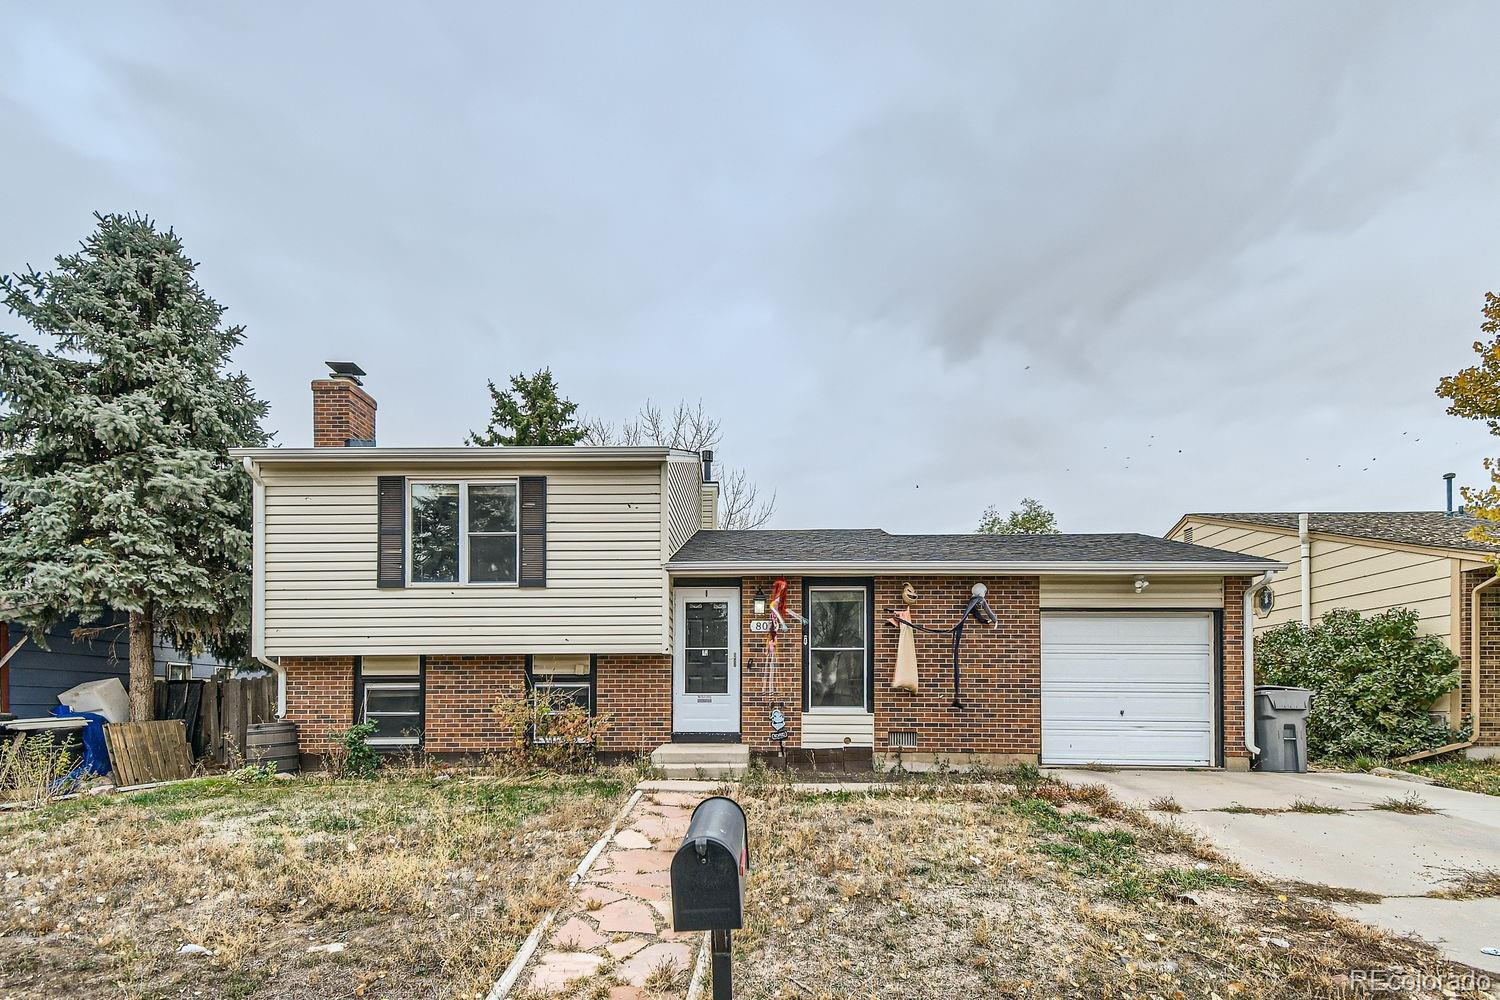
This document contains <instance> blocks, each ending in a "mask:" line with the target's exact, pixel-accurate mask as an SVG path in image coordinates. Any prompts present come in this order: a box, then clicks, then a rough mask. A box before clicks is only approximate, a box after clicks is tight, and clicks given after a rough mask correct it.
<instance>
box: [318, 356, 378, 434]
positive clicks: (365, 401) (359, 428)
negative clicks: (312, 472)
mask: <svg viewBox="0 0 1500 1000" xmlns="http://www.w3.org/2000/svg"><path fill="white" fill-rule="evenodd" d="M324 364H326V365H328V371H329V375H328V377H327V378H319V379H314V380H313V384H312V398H313V447H314V448H348V447H351V446H355V447H366V448H368V447H372V446H374V444H375V400H374V399H373V398H372V397H371V396H370V394H369V393H367V392H365V391H364V389H362V388H360V386H361V384H362V383H361V382H360V376H362V375H364V369H362V368H360V367H359V365H356V364H353V363H352V362H349V361H326V362H324Z"/></svg>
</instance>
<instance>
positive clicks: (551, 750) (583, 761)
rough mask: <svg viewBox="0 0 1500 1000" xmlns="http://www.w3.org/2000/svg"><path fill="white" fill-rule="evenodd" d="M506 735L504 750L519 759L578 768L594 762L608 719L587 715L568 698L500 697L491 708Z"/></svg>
mask: <svg viewBox="0 0 1500 1000" xmlns="http://www.w3.org/2000/svg"><path fill="white" fill-rule="evenodd" d="M492 711H494V713H495V714H496V715H497V716H498V717H499V725H500V730H501V731H502V732H503V733H504V734H505V736H506V741H505V743H506V745H505V751H506V753H507V754H509V755H510V756H511V757H512V758H513V759H514V760H515V761H517V762H518V763H521V764H524V765H526V766H530V767H541V768H546V769H548V770H552V771H577V770H583V769H585V768H588V767H590V766H592V765H593V763H594V751H595V749H596V748H597V746H598V744H599V738H600V737H601V736H603V735H604V733H606V732H607V731H608V730H609V728H610V726H611V720H610V717H609V716H607V715H590V714H589V710H588V709H587V708H584V707H583V706H581V705H579V704H577V703H576V702H574V701H571V700H569V699H567V698H563V697H559V698H552V699H548V698H542V699H538V700H537V701H535V702H533V701H532V699H531V698H530V697H529V696H524V695H523V696H520V697H509V698H502V699H500V701H499V702H497V703H496V704H495V706H494V708H493V709H492Z"/></svg>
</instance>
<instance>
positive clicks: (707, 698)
mask: <svg viewBox="0 0 1500 1000" xmlns="http://www.w3.org/2000/svg"><path fill="white" fill-rule="evenodd" d="M676 594H677V617H676V620H675V625H676V627H675V628H674V630H673V634H674V635H675V636H676V646H677V648H676V650H675V651H674V653H673V656H672V732H673V734H674V735H675V736H677V737H678V738H679V739H681V738H686V739H691V738H692V737H694V736H699V737H703V738H706V739H714V738H718V739H738V737H739V732H740V592H739V590H738V589H736V588H734V587H678V588H677V589H676Z"/></svg>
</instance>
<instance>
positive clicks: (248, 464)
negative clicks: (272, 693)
mask: <svg viewBox="0 0 1500 1000" xmlns="http://www.w3.org/2000/svg"><path fill="white" fill-rule="evenodd" d="M241 465H243V466H244V469H245V475H247V476H249V477H250V482H251V483H252V484H254V489H253V495H254V504H253V510H254V514H253V516H252V520H251V528H252V532H253V533H252V535H251V539H252V542H251V544H252V547H253V553H254V554H253V555H252V557H251V559H252V562H251V583H250V655H251V656H252V657H254V658H255V659H256V660H257V661H258V662H260V663H261V664H262V665H264V666H267V667H269V668H271V671H272V672H273V673H275V674H276V718H278V719H284V718H286V671H285V670H284V669H282V666H281V664H280V663H278V662H277V661H275V660H273V659H271V658H270V657H268V656H266V481H265V480H264V479H262V478H261V475H260V467H259V466H257V465H256V464H255V460H254V459H253V458H250V457H249V456H248V455H247V456H246V457H245V458H244V459H242V460H241Z"/></svg>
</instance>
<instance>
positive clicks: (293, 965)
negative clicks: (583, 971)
mask: <svg viewBox="0 0 1500 1000" xmlns="http://www.w3.org/2000/svg"><path fill="white" fill-rule="evenodd" d="M626 788H627V784H626V782H624V781H621V780H619V779H618V778H616V777H598V778H589V779H567V778H548V779H535V780H526V779H507V778H502V777H495V776H487V775H484V774H477V773H459V774H457V775H451V774H444V773H438V772H434V771H427V770H417V771H411V772H402V771H396V772H393V773H390V774H386V775H385V776H384V777H381V778H378V779H373V780H365V781H359V780H347V781H334V780H330V779H326V778H321V777H309V778H299V779H296V780H293V781H281V780H272V779H262V780H258V781H248V782H240V781H235V780H233V779H229V778H210V779H201V780H197V781H190V782H185V783H182V784H178V785H173V786H170V787H165V788H161V789H156V790H152V791H145V792H138V793H130V794H124V795H115V796H107V797H99V798H81V799H75V800H72V801H68V802H62V803H58V804H55V805H52V806H49V807H47V808H44V809H41V810H36V811H32V812H27V813H20V814H14V813H13V814H7V815H5V816H4V817H0V877H3V879H0V997H6V998H9V997H22V996H24V997H30V998H34V997H68V998H74V997H79V996H89V995H109V996H124V997H132V998H133V997H141V998H148V997H149V998H157V997H160V998H167V997H195V996H215V997H228V998H233V997H277V998H307V1000H329V998H332V997H352V996H361V997H372V998H373V997H391V998H396V997H402V998H405V997H438V996H441V997H477V996H483V994H484V993H485V992H487V991H488V989H489V987H490V984H491V983H493V981H494V979H495V978H496V977H497V976H498V975H499V973H500V971H502V970H503V969H504V967H505V965H506V964H507V963H508V962H509V961H510V959H511V957H512V956H513V955H514V952H515V949H516V948H517V947H518V946H519V944H520V942H521V941H522V940H523V939H524V938H525V936H526V935H527V934H528V933H529V932H530V930H531V927H532V925H533V924H534V923H535V921H536V920H537V919H538V917H539V916H540V915H541V914H542V913H543V912H545V911H546V909H548V908H549V907H550V906H552V905H554V904H555V903H556V902H557V901H558V900H559V899H560V898H561V897H562V888H563V884H564V880H565V879H566V877H567V875H568V874H569V872H571V870H572V869H573V867H574V866H575V865H576V864H577V863H578V860H579V858H581V857H582V856H583V854H584V852H586V851H587V850H588V847H589V845H590V844H591V843H592V842H593V840H594V839H595V838H596V837H598V835H599V833H600V831H601V830H602V829H603V828H604V826H606V825H607V824H608V821H609V818H610V816H611V815H612V814H613V812H614V811H615V810H617V809H618V808H619V805H620V804H621V803H622V802H623V799H624V795H625V793H626ZM338 944H342V945H343V946H344V947H343V949H342V950H340V949H337V948H334V949H332V950H330V951H326V952H309V951H308V949H309V948H310V947H314V946H320V945H338ZM183 945H195V946H198V947H201V948H206V949H208V951H210V952H211V953H212V954H209V955H203V954H199V955H185V954H179V953H178V949H179V948H180V947H181V946H183Z"/></svg>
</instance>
